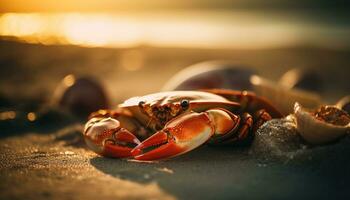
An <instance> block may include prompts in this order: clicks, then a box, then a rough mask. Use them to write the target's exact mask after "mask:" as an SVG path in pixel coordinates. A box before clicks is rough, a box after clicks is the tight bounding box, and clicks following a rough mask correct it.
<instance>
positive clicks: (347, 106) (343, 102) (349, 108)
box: [336, 95, 350, 115]
mask: <svg viewBox="0 0 350 200" xmlns="http://www.w3.org/2000/svg"><path fill="white" fill-rule="evenodd" d="M336 106H337V107H338V108H340V109H342V110H344V111H346V112H347V113H348V114H349V115H350V95H348V96H345V97H343V98H341V99H340V100H339V101H338V102H337V104H336Z"/></svg>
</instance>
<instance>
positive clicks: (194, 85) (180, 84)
mask: <svg viewBox="0 0 350 200" xmlns="http://www.w3.org/2000/svg"><path fill="white" fill-rule="evenodd" d="M254 74H256V72H255V71H253V70H251V69H249V68H247V67H246V66H242V65H238V64H234V63H232V62H228V61H207V62H201V63H198V64H195V65H192V66H189V67H187V68H185V69H183V70H182V71H180V72H178V73H177V74H175V75H174V76H173V77H172V78H171V79H170V80H169V81H168V82H167V83H166V84H165V85H164V87H163V89H162V90H163V91H170V90H196V89H210V88H223V89H235V90H251V86H252V85H251V83H250V77H251V76H252V75H254Z"/></svg>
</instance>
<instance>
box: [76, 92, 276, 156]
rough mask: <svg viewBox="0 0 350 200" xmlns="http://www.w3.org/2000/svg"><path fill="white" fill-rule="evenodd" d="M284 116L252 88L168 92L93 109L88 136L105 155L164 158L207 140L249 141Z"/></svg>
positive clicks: (222, 142) (215, 142)
mask: <svg viewBox="0 0 350 200" xmlns="http://www.w3.org/2000/svg"><path fill="white" fill-rule="evenodd" d="M280 117H282V114H281V113H280V112H279V111H278V110H277V109H276V108H275V107H274V106H273V105H271V104H270V103H269V101H268V100H266V99H264V98H263V97H259V96H256V95H255V94H254V93H251V92H247V91H234V90H222V89H211V90H203V91H169V92H160V93H154V94H150V95H146V96H140V97H133V98H130V99H128V100H126V101H125V102H124V103H122V104H120V105H118V106H117V108H116V109H115V110H99V111H97V112H94V113H92V114H91V115H90V117H89V121H88V122H87V123H86V125H85V129H84V132H83V135H84V139H85V141H86V144H87V146H88V147H89V148H90V149H92V150H93V151H94V152H96V153H97V154H100V155H102V156H107V157H114V158H132V159H135V160H142V161H152V160H163V159H168V158H171V157H174V156H178V155H181V154H184V153H186V152H188V151H191V150H193V149H195V148H197V147H199V146H201V145H203V144H204V143H208V144H211V145H232V146H234V145H238V144H249V143H250V141H251V140H252V139H253V137H254V133H255V131H256V130H257V129H258V128H259V127H260V126H261V125H262V124H263V123H264V122H266V121H268V120H270V119H272V118H280ZM141 141H142V142H141Z"/></svg>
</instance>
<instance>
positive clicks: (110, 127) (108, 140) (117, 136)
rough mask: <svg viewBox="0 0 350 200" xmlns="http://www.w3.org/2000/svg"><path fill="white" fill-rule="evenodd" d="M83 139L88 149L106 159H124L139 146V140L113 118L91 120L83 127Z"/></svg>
mask: <svg viewBox="0 0 350 200" xmlns="http://www.w3.org/2000/svg"><path fill="white" fill-rule="evenodd" d="M84 139H85V142H86V144H87V145H88V147H89V148H90V149H92V150H93V151H94V152H96V153H97V154H100V155H102V156H107V157H117V158H126V157H130V156H131V150H132V149H133V147H135V146H136V145H138V144H140V141H139V139H137V137H136V136H135V135H134V134H132V133H130V132H129V131H128V130H127V129H125V128H122V127H121V126H120V122H119V121H118V120H116V119H114V118H111V117H107V118H91V119H90V120H89V121H88V122H87V123H86V125H85V130H84Z"/></svg>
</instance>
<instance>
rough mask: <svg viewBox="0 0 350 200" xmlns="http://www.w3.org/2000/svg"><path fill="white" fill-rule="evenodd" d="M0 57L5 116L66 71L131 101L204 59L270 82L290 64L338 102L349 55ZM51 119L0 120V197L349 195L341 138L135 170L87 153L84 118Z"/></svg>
mask: <svg viewBox="0 0 350 200" xmlns="http://www.w3.org/2000/svg"><path fill="white" fill-rule="evenodd" d="M0 51H1V52H2V53H1V54H0V55H1V56H0V61H1V65H2V66H1V75H0V77H1V80H0V83H1V85H0V88H1V91H2V92H1V99H0V100H1V111H4V110H11V109H13V110H16V111H18V112H22V113H24V114H25V113H26V112H28V111H33V110H34V111H35V110H37V109H39V108H41V107H42V106H43V105H44V104H46V103H47V101H48V100H49V99H50V95H51V94H52V91H53V90H54V88H55V87H56V85H57V84H58V82H59V81H60V79H61V78H63V77H64V76H65V75H66V74H69V73H74V74H77V75H90V76H91V75H94V76H96V77H97V78H99V79H100V80H102V83H103V85H105V87H106V88H107V91H108V94H110V96H111V97H112V98H113V100H114V101H113V102H114V104H116V103H118V102H120V101H121V100H122V99H125V98H127V97H129V96H131V95H138V94H144V93H148V92H153V91H157V90H159V89H160V88H161V86H162V85H163V84H164V83H165V82H166V81H167V80H168V79H169V78H170V77H171V76H172V75H173V74H174V73H175V72H177V71H179V70H180V69H181V68H182V67H184V66H187V65H189V64H193V63H196V62H198V61H204V60H208V59H231V60H238V61H240V62H244V63H248V65H250V66H252V68H254V69H256V70H258V71H259V72H260V73H262V74H265V76H266V77H269V78H272V79H278V77H279V76H280V75H281V74H282V73H283V72H284V71H285V70H287V69H289V68H291V67H293V66H301V67H303V66H304V67H305V66H313V67H319V69H322V70H324V71H325V73H329V74H331V73H336V76H335V77H334V76H330V77H328V79H327V80H328V81H330V82H331V81H333V82H331V83H330V85H334V84H339V85H340V87H339V90H337V92H334V91H333V90H331V89H329V87H330V86H328V87H327V92H326V94H334V96H332V97H331V98H330V99H337V98H339V97H340V96H343V95H344V94H346V92H345V91H347V90H348V89H349V88H348V85H347V84H346V82H347V81H346V80H344V77H347V74H348V73H345V72H347V71H348V68H342V67H344V66H345V67H346V66H348V51H344V50H341V51H336V50H317V49H314V48H303V49H298V48H295V49H289V50H288V49H282V50H266V51H264V50H257V51H248V50H244V51H239V50H220V51H219V50H218V51H214V50H195V49H192V50H190V49H187V50H186V49H184V50H179V49H157V48H150V47H140V48H137V49H128V50H121V49H100V48H91V49H87V48H80V47H73V46H40V45H28V44H21V43H14V42H5V41H2V42H1V46H0ZM126 51H127V52H130V51H131V52H134V51H136V52H141V53H142V55H143V59H142V67H141V68H140V69H139V70H138V71H132V70H131V71H130V69H127V68H124V67H122V64H121V63H122V62H121V61H120V60H121V59H123V56H124V57H125V56H128V55H126V54H125V52H126ZM325 55H327V56H325ZM129 56H130V55H129ZM123 62H124V61H123ZM3 66H4V67H3ZM266 66H269V67H266ZM334 66H338V67H335V68H334ZM264 67H265V68H264ZM266 68H269V69H271V70H270V72H267V71H265V70H264V69H266ZM342 70H343V71H342ZM271 71H274V73H271ZM155 72H159V73H158V74H156V73H155ZM160 75H161V76H160ZM337 79H338V81H335V80H337ZM43 83H45V84H43ZM131 83H133V84H131ZM146 83H147V84H146ZM126 86H128V87H126ZM50 109H51V108H50ZM53 113H54V114H51V115H46V117H47V116H51V118H50V119H47V120H37V121H36V122H33V123H32V122H28V121H26V120H25V119H24V117H23V116H22V118H21V116H18V117H19V119H16V120H14V121H0V127H1V131H0V133H1V137H0V152H1V153H0V180H1V181H0V199H234V198H237V199H256V198H258V199H282V198H283V199H309V198H318V199H330V198H332V199H337V198H343V199H345V198H349V196H350V194H349V192H348V184H347V182H348V181H347V180H348V178H350V174H349V172H348V169H349V167H350V162H349V161H348V160H347V157H348V156H347V155H349V153H350V149H349V148H348V147H349V146H350V145H349V142H348V140H345V142H339V143H336V144H331V145H327V146H324V147H317V148H313V149H303V151H302V153H301V154H295V155H296V156H294V157H293V156H292V157H277V159H276V157H273V159H269V158H270V153H271V151H266V152H265V151H259V150H257V151H256V149H255V154H252V151H251V150H252V149H251V148H252V147H250V148H237V147H210V146H202V147H201V148H199V149H197V150H195V151H192V152H190V153H188V154H185V155H183V156H180V157H177V158H174V159H171V160H168V161H162V162H156V163H137V162H133V161H130V160H122V159H109V158H103V157H100V156H98V155H96V154H94V153H93V152H91V151H90V150H88V149H87V148H86V146H85V144H84V142H83V141H82V136H81V130H82V125H83V123H84V120H82V121H80V120H77V119H76V118H74V117H70V116H67V115H64V114H61V113H57V111H54V112H53ZM24 114H23V115H24ZM260 145H261V143H260ZM271 148H272V147H271ZM272 151H273V149H272ZM257 152H258V153H257ZM253 153H254V151H253Z"/></svg>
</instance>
